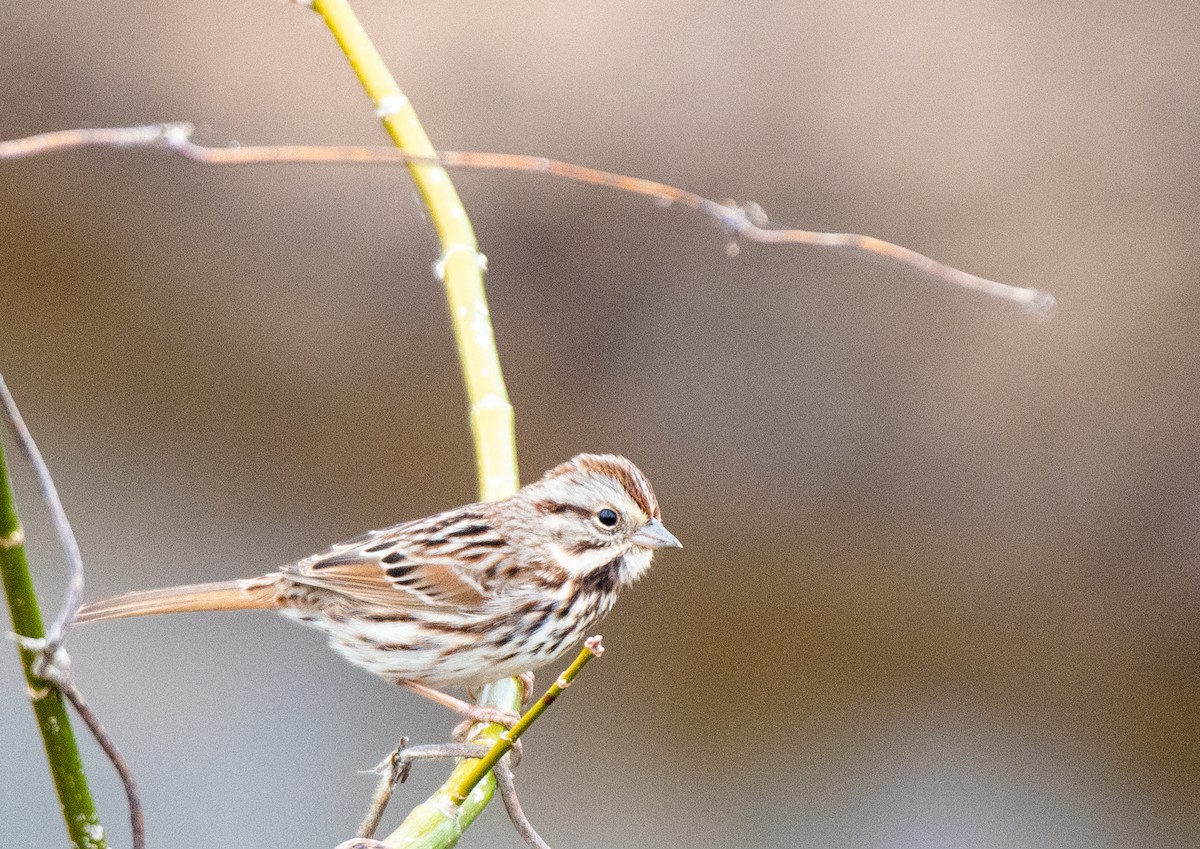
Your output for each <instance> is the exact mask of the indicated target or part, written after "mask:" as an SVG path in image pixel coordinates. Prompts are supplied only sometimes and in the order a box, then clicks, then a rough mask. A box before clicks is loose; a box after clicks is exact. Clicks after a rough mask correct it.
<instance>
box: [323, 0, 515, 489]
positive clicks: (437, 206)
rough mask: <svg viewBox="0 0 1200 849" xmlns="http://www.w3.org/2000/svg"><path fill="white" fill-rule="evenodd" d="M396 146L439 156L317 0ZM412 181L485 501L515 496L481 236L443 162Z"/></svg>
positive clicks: (356, 40)
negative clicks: (436, 255)
mask: <svg viewBox="0 0 1200 849" xmlns="http://www.w3.org/2000/svg"><path fill="white" fill-rule="evenodd" d="M313 9H314V11H316V12H317V13H318V14H319V15H321V17H323V18H324V19H325V23H326V24H327V25H328V26H329V29H330V30H331V31H332V32H333V35H334V37H335V38H336V39H337V42H338V44H339V45H340V46H341V48H342V50H343V51H344V52H345V54H346V57H347V58H348V59H349V60H350V65H351V66H352V67H353V68H354V72H355V73H356V74H358V79H359V81H360V82H361V83H362V86H363V88H364V89H366V92H367V95H368V96H369V97H370V98H371V102H372V103H373V104H374V105H375V111H376V114H378V115H379V117H380V119H381V120H382V121H383V125H384V127H385V128H386V129H387V131H388V134H389V135H390V136H391V137H392V140H393V141H394V142H395V143H396V146H397V147H399V148H400V149H401V150H403V151H404V152H405V153H410V154H413V155H415V156H424V157H429V158H430V159H434V158H436V156H437V153H436V150H435V148H434V146H433V144H432V143H431V142H430V141H429V136H427V135H426V134H425V130H424V128H423V127H422V126H421V122H420V120H418V118H417V113H416V110H415V109H414V108H413V106H412V103H410V102H409V99H408V97H407V96H406V95H405V94H404V92H403V91H401V89H400V86H399V85H397V84H396V80H395V79H394V78H393V77H392V75H391V73H390V72H389V71H388V69H387V66H386V65H384V63H383V59H382V57H380V55H379V53H378V52H377V51H376V50H375V47H374V45H373V44H372V43H371V40H370V38H368V37H367V34H366V32H365V31H364V30H363V28H362V24H360V23H359V21H358V18H357V17H356V16H355V14H354V11H353V10H352V9H351V8H350V5H349V4H348V3H347V2H345V0H314V2H313ZM408 167H409V170H410V171H411V172H412V177H413V182H415V183H416V185H417V190H418V191H419V192H420V193H421V197H422V199H423V200H424V202H425V205H426V207H427V208H428V209H429V216H430V218H431V219H432V221H433V226H434V229H435V230H437V234H438V239H439V241H440V242H441V248H442V256H441V259H440V260H438V263H437V268H438V269H439V274H440V275H441V277H442V281H443V283H444V285H445V288H446V298H447V300H448V301H449V305H450V319H451V321H452V322H453V325H454V337H455V341H456V343H457V345H458V355H459V360H460V362H461V363H462V371H463V378H464V380H465V381H466V384H467V398H468V402H469V404H470V419H471V431H472V434H473V436H474V438H475V459H476V467H477V469H478V472H479V490H480V496H481V497H482V498H483V499H485V500H493V499H498V498H506V497H508V496H509V495H512V494H513V493H514V492H515V491H516V489H517V487H518V485H519V483H518V474H517V449H516V439H515V435H514V425H513V408H512V404H511V403H509V400H508V390H507V389H506V388H505V386H504V375H503V373H502V372H501V370H500V356H499V354H498V353H497V351H496V340H495V337H494V336H493V333H492V321H491V317H490V315H489V313H488V306H487V298H486V296H485V294H484V289H483V265H484V261H483V257H482V254H480V253H479V249H478V244H477V243H476V241H475V232H474V230H473V229H472V228H471V222H470V219H468V217H467V213H466V210H465V209H464V208H463V205H462V201H461V200H460V199H459V197H458V192H457V191H456V190H455V188H454V184H453V183H452V182H451V181H450V177H449V175H448V174H447V173H446V171H445V169H444V168H442V167H441V166H440V165H431V164H417V163H410V164H409V166H408Z"/></svg>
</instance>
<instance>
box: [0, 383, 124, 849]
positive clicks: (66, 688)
mask: <svg viewBox="0 0 1200 849" xmlns="http://www.w3.org/2000/svg"><path fill="white" fill-rule="evenodd" d="M0 407H2V408H3V415H4V419H5V421H6V422H7V424H8V426H9V429H10V430H11V431H12V433H13V435H14V436H15V437H16V439H17V444H18V445H19V446H20V448H21V452H22V453H23V454H24V455H25V458H26V459H27V460H28V461H29V463H30V465H31V466H32V467H33V469H34V473H35V475H36V476H37V480H38V486H39V488H40V489H41V492H42V498H43V499H44V500H45V502H46V506H47V507H48V508H49V509H50V515H51V517H52V518H53V522H54V529H55V532H56V533H57V534H58V539H59V542H60V543H61V545H62V548H63V551H64V553H65V554H66V557H67V563H68V565H69V569H70V574H69V576H68V580H67V587H66V590H65V592H64V594H63V600H62V604H61V606H60V608H59V612H58V616H57V617H56V618H55V620H54V623H53V624H52V625H51V626H50V629H49V631H48V632H47V634H46V636H45V637H44V638H42V639H31V638H29V637H22V636H19V635H15V634H14V635H13V638H14V639H15V640H16V641H17V642H18V643H19V644H20V645H21V646H22V647H23V648H25V649H27V650H29V651H32V652H36V653H37V658H36V660H35V661H34V666H33V674H34V675H36V676H37V677H38V678H40V679H42V680H43V681H46V682H47V683H48V684H51V685H53V686H54V687H55V688H56V689H57V690H58V691H59V692H60V693H62V695H63V696H64V697H65V698H66V699H67V701H69V702H70V703H71V705H72V706H73V707H74V708H75V711H76V713H78V714H79V717H80V719H82V720H83V722H84V724H85V725H87V727H88V730H89V731H90V732H91V734H92V737H94V738H95V740H96V742H97V743H98V744H99V746H100V748H101V749H102V750H103V751H104V754H105V755H106V756H107V757H108V759H109V761H110V762H111V763H112V765H113V768H114V769H115V770H116V771H117V775H118V776H119V777H120V779H121V784H122V786H123V787H124V788H125V799H126V801H127V802H128V805H129V826H130V831H131V833H132V843H133V849H144V847H145V845H146V838H145V818H144V816H143V813H142V801H141V797H140V795H139V794H138V788H137V782H136V781H135V780H134V777H133V773H132V771H131V770H130V769H129V764H128V763H127V762H126V760H125V758H124V756H123V755H122V754H121V751H120V749H118V748H117V745H116V743H115V742H114V741H113V739H112V737H111V736H110V735H109V733H108V731H107V730H106V729H105V728H104V725H103V724H101V722H100V719H99V717H97V716H96V713H95V712H94V711H93V710H92V709H91V707H90V706H89V705H88V703H87V701H86V700H85V699H84V697H83V693H81V692H80V691H79V688H78V687H76V686H75V683H74V681H73V680H72V678H71V662H70V656H69V655H68V654H67V652H66V649H64V648H63V645H62V644H63V640H64V639H66V636H67V633H68V632H69V631H70V629H71V625H72V624H73V623H74V621H75V614H76V612H77V611H78V610H79V604H80V602H81V601H82V599H83V574H84V569H83V557H82V555H81V554H80V552H79V542H78V541H77V540H76V539H75V534H74V532H73V531H72V530H71V523H70V521H68V519H67V514H66V510H64V509H63V506H62V501H61V500H60V499H59V497H58V490H57V488H56V487H55V486H54V479H53V478H52V477H51V475H50V470H49V468H48V467H47V466H46V462H45V460H43V459H42V454H41V452H40V451H39V450H38V447H37V443H36V442H35V441H34V439H33V435H32V434H31V433H30V432H29V428H28V427H27V426H26V424H25V420H24V418H22V416H21V411H20V409H19V408H18V407H17V403H16V401H15V400H14V399H13V396H12V393H11V392H9V390H8V384H7V383H5V381H4V378H3V376H0Z"/></svg>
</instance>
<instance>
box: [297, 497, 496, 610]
mask: <svg viewBox="0 0 1200 849" xmlns="http://www.w3.org/2000/svg"><path fill="white" fill-rule="evenodd" d="M488 518H489V517H488V515H487V511H486V508H485V506H484V505H469V506H467V507H460V508H458V509H457V510H452V511H449V512H448V513H441V514H439V515H437V516H431V517H429V518H427V519H418V520H416V521H414V522H407V523H405V524H402V525H396V526H394V527H391V528H384V529H383V530H379V531H371V532H370V533H368V534H365V535H363V536H361V537H358V538H357V539H353V540H350V541H348V542H344V543H339V544H337V545H334V546H331V547H330V548H329V550H327V551H325V552H322V553H321V554H315V555H313V556H312V557H308V558H306V559H304V560H301V561H299V562H298V563H294V564H292V565H290V566H285V567H283V569H281V570H280V571H281V572H282V573H283V574H284V575H285V576H286V577H287V578H289V579H290V580H292V581H295V582H296V583H300V584H307V585H309V586H313V587H319V588H321V589H325V590H329V591H330V592H335V593H338V594H340V595H344V596H347V597H349V598H353V599H355V600H357V601H360V602H362V603H364V604H367V605H369V606H372V607H381V608H386V609H390V610H397V609H399V610H403V609H405V608H415V607H429V606H431V605H432V606H435V607H447V608H456V609H460V610H471V609H477V608H480V607H483V606H484V605H485V604H486V603H487V602H488V601H489V600H491V599H492V598H493V597H494V596H495V592H494V583H495V582H494V581H492V580H491V579H492V578H494V577H495V576H496V575H497V574H498V573H499V571H500V564H501V563H502V562H503V561H504V560H505V559H507V558H508V557H510V555H511V552H510V549H509V545H508V543H507V541H506V540H505V539H504V538H503V537H502V536H500V534H499V533H497V532H496V531H495V530H494V529H493V528H492V525H491V523H490V522H489V521H488ZM489 585H492V586H489Z"/></svg>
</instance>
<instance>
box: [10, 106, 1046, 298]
mask: <svg viewBox="0 0 1200 849" xmlns="http://www.w3.org/2000/svg"><path fill="white" fill-rule="evenodd" d="M191 132H192V126H191V125H190V124H187V123H174V124H158V125H153V126H147V127H128V128H110V129H91V130H87V129H81V130H62V131H59V132H53V133H44V134H42V135H37V136H29V137H28V138H24V139H16V140H13V141H7V142H0V160H4V159H18V158H21V157H26V156H35V155H39V154H44V153H50V152H53V151H58V150H66V149H69V148H73V147H86V146H96V145H98V146H108V147H162V148H166V149H168V150H172V151H174V152H175V153H177V154H178V155H180V156H182V157H184V158H186V159H190V160H193V161H195V162H203V163H207V164H210V165H265V164H282V163H292V164H318V165H332V164H356V165H396V164H406V165H412V164H428V165H437V164H440V165H442V166H443V167H446V168H472V169H483V170H492V171H516V172H521V173H526V174H543V175H546V176H550V177H557V178H560V179H564V180H572V181H574V182H577V183H585V184H587V185H592V186H601V187H604V188H610V189H616V190H618V191H623V192H632V193H633V194H639V195H644V196H646V197H650V198H653V199H654V200H655V201H656V202H658V203H659V204H660V205H662V206H673V205H678V206H681V207H684V208H685V209H689V210H693V211H695V212H698V213H700V214H701V215H705V216H707V217H708V218H711V219H712V220H713V221H715V222H716V223H717V224H718V225H719V226H720V227H721V229H722V230H724V231H725V233H726V234H727V235H728V236H729V237H730V238H731V239H732V240H734V241H732V242H731V252H733V253H736V251H737V240H744V241H747V242H758V243H760V244H767V245H810V246H813V247H821V248H848V249H849V250H853V251H858V252H860V253H867V254H872V255H874V256H880V257H884V258H886V259H889V260H892V261H895V262H898V263H901V264H902V265H907V266H908V267H910V268H913V269H915V270H916V271H918V272H920V273H922V274H924V275H927V276H929V277H932V278H934V279H936V280H941V281H943V282H945V283H949V284H951V285H953V286H958V287H961V288H964V289H971V290H973V291H976V292H981V293H983V294H985V295H989V296H991V297H994V298H1000V299H1001V300H1006V301H1010V302H1012V303H1015V304H1018V305H1020V306H1022V307H1024V308H1025V309H1026V310H1027V311H1029V312H1030V313H1032V314H1034V315H1037V316H1041V317H1046V316H1048V315H1050V313H1051V312H1052V311H1053V309H1054V296H1053V295H1051V294H1050V293H1049V292H1043V291H1041V290H1039V289H1030V288H1025V287H1021V286H1012V285H1009V284H1007V283H999V282H997V281H995V280H988V279H987V278H984V277H979V276H977V275H974V274H968V273H967V272H965V271H961V270H959V269H957V268H953V267H952V266H949V265H946V264H945V263H941V262H938V261H937V260H935V259H932V258H930V257H927V256H925V255H924V254H920V253H917V252H916V251H914V250H912V249H911V248H906V247H903V246H901V245H896V244H893V243H891V242H886V241H884V240H883V239H877V238H875V237H874V236H863V235H860V234H858V233H822V232H817V231H813V230H800V229H793V228H783V227H778V226H776V225H773V224H772V223H770V222H769V221H768V220H767V218H766V216H765V215H764V214H763V213H762V209H761V208H760V207H759V206H758V205H757V204H754V203H743V204H738V203H735V202H732V201H727V202H725V203H718V202H717V201H714V200H710V199H709V198H706V197H703V196H701V195H698V194H695V193H694V192H689V191H685V190H683V189H679V188H676V187H674V186H669V185H667V184H665V183H659V182H656V181H654V180H645V179H641V178H639V177H629V176H626V175H624V174H614V173H611V172H608V171H600V170H597V169H595V168H586V167H584V166H581V165H574V164H572V163H570V162H562V161H559V160H556V159H547V158H545V157H541V156H526V155H521V154H508V153H476V152H469V151H449V150H448V151H441V152H437V153H435V154H434V155H432V156H415V155H412V154H408V153H405V152H404V151H401V150H397V149H396V148H390V147H357V146H336V147H323V146H322V147H318V146H309V145H287V146H282V145H277V146H247V147H229V148H216V147H206V146H203V145H198V144H195V143H193V142H192V141H191V140H190V139H189V136H190V134H191Z"/></svg>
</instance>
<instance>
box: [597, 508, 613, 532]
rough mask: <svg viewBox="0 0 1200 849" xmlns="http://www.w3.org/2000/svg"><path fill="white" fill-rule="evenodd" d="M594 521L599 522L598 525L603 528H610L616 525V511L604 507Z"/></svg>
mask: <svg viewBox="0 0 1200 849" xmlns="http://www.w3.org/2000/svg"><path fill="white" fill-rule="evenodd" d="M596 519H597V521H599V522H600V524H602V525H604V527H606V528H611V527H613V526H615V525H616V524H617V511H616V510H609V509H608V508H607V507H605V508H604V509H603V510H601V511H600V512H598V513H597V514H596Z"/></svg>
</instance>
